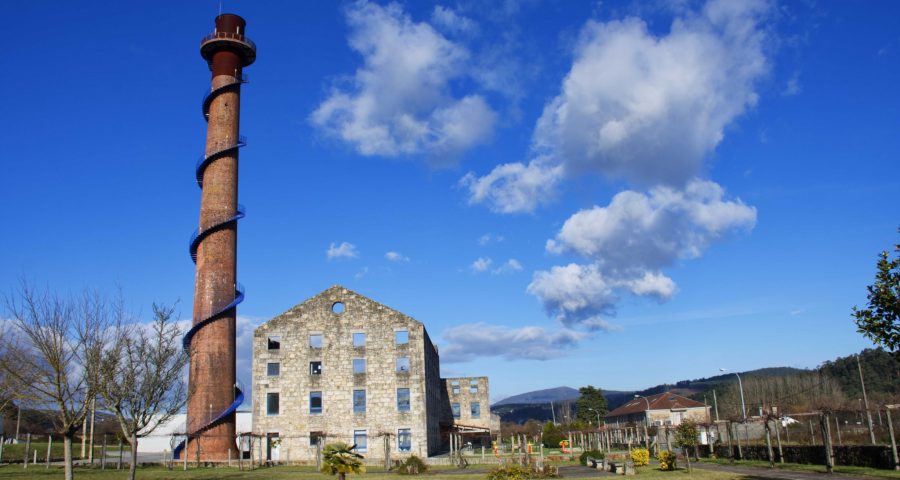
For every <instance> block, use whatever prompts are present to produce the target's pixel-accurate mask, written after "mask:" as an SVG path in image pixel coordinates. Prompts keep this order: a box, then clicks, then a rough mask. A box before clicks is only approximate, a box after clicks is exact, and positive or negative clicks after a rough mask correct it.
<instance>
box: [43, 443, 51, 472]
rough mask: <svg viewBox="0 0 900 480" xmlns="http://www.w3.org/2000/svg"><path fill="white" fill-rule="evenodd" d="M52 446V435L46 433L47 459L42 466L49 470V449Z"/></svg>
mask: <svg viewBox="0 0 900 480" xmlns="http://www.w3.org/2000/svg"><path fill="white" fill-rule="evenodd" d="M51 448H53V435H47V460H46V462H45V463H44V468H45V469H47V470H50V449H51Z"/></svg>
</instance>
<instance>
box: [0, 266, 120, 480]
mask: <svg viewBox="0 0 900 480" xmlns="http://www.w3.org/2000/svg"><path fill="white" fill-rule="evenodd" d="M5 304H6V309H7V311H8V312H9V315H10V316H11V317H12V321H13V322H12V323H13V335H12V337H13V339H9V338H7V339H6V340H5V341H4V348H6V349H9V351H10V354H11V355H12V356H13V358H15V359H16V362H13V363H4V364H2V365H0V368H3V371H4V373H5V374H6V375H9V376H11V377H12V378H13V379H14V380H15V381H16V382H17V384H18V385H19V387H20V388H21V389H23V393H24V394H26V395H28V396H29V397H31V398H32V399H34V400H33V401H34V403H35V406H36V407H38V408H45V409H48V410H52V411H53V421H54V429H55V432H56V433H57V434H59V435H61V436H62V437H63V456H64V458H65V479H66V480H72V475H73V474H72V440H73V438H74V437H75V434H76V433H77V432H78V430H79V429H80V428H81V425H82V423H83V422H84V418H85V415H86V414H87V412H88V408H89V405H90V403H91V399H92V398H94V395H95V393H96V392H95V390H94V386H95V385H96V384H97V382H96V376H97V374H98V372H99V360H100V353H101V351H102V348H103V345H104V343H105V342H106V339H107V332H108V327H109V325H110V318H111V316H110V309H109V306H108V304H107V302H106V301H105V300H104V299H102V298H101V297H100V296H99V295H98V294H96V293H93V292H85V293H84V294H82V295H81V296H80V297H77V298H74V297H61V296H59V295H56V294H51V293H49V292H47V291H44V292H37V291H36V290H35V289H33V288H32V287H30V286H29V285H28V283H27V282H25V281H23V282H22V285H21V287H20V288H19V290H18V291H16V292H14V293H12V294H11V295H8V296H6V298H5Z"/></svg>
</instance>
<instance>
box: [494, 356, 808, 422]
mask: <svg viewBox="0 0 900 480" xmlns="http://www.w3.org/2000/svg"><path fill="white" fill-rule="evenodd" d="M802 371H804V370H800V369H797V368H790V367H774V368H760V369H757V370H751V371H748V372H738V373H740V374H741V377H744V378H746V377H752V376H763V377H765V376H781V375H790V374H792V373H799V372H802ZM732 381H734V374H733V373H726V374H722V375H716V376H714V377H707V378H699V379H694V380H681V381H679V382H676V383H674V384H670V383H664V384H661V385H656V386H654V387H650V388H647V389H644V390H637V391H625V390H603V396H604V397H606V403H607V405H608V406H609V409H610V410H613V409H615V408H617V407H619V406H621V405H623V404H625V402H627V401H629V400H631V399H632V398H634V396H635V395H642V396H647V395H655V394H657V393H662V392H665V391H672V392H675V393H677V394H679V395H684V396H686V397H693V398H695V399H696V400H699V401H703V394H704V393H705V392H708V391H710V390H712V389H713V388H716V387H717V386H718V385H719V384H722V383H727V382H732ZM601 388H602V387H601ZM578 396H579V393H578V389H576V388H572V387H556V388H548V389H545V390H535V391H533V392H526V393H521V394H519V395H513V396H512V397H508V398H504V399H503V400H501V401H499V402H497V403H495V404H493V405H492V406H491V413H496V414H497V415H500V419H501V420H502V421H504V422H513V423H519V424H522V423H525V422H527V421H528V420H537V421H539V422H546V421H548V420H551V419H552V418H553V412H552V411H551V410H550V402H551V401H552V402H554V404H555V405H554V406H555V407H556V409H557V410H556V415H557V417H559V415H560V408H561V407H562V404H563V403H565V402H571V403H573V404H574V402H575V400H577V399H578ZM572 408H574V405H573V407H572ZM557 420H559V418H557Z"/></svg>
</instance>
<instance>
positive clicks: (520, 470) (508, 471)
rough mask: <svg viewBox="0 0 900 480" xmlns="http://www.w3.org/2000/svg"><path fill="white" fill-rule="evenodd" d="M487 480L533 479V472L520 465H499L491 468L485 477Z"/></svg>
mask: <svg viewBox="0 0 900 480" xmlns="http://www.w3.org/2000/svg"><path fill="white" fill-rule="evenodd" d="M487 478H488V480H526V479H530V478H534V472H533V471H532V470H531V469H530V468H528V467H523V466H521V465H500V466H499V467H496V468H492V469H491V471H489V472H488V475H487Z"/></svg>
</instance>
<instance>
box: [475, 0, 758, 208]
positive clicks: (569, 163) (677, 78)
mask: <svg viewBox="0 0 900 480" xmlns="http://www.w3.org/2000/svg"><path fill="white" fill-rule="evenodd" d="M768 12H769V3H768V2H767V1H766V0H748V1H745V2H731V1H727V0H711V1H709V2H707V3H706V5H705V6H704V7H703V8H702V9H701V10H700V11H699V12H691V11H688V10H686V9H685V10H682V14H681V16H679V17H678V18H676V19H675V20H674V21H673V22H672V24H671V27H670V29H669V31H668V32H667V33H665V34H663V35H655V34H653V33H651V32H650V30H649V28H648V27H647V24H646V23H645V22H644V21H642V20H641V19H639V18H634V17H630V18H626V19H624V20H617V21H609V22H596V21H588V22H587V24H586V25H585V26H584V28H583V29H582V32H581V35H580V38H579V40H578V42H577V44H576V48H575V51H574V60H573V63H572V67H571V69H570V70H569V72H568V73H567V74H566V76H565V79H564V80H563V82H562V85H561V88H560V93H559V94H558V95H557V96H556V97H555V98H553V99H552V100H551V101H549V102H548V103H547V104H546V105H545V107H544V111H543V114H542V115H541V117H540V119H539V120H538V121H537V123H536V126H535V130H534V134H533V138H532V142H533V144H532V150H533V153H532V159H531V160H530V161H528V162H527V163H526V162H520V163H506V164H503V165H499V166H497V167H496V168H495V169H494V170H493V171H492V172H490V173H489V174H487V175H484V176H482V177H478V176H476V175H475V174H473V173H469V174H468V175H466V176H465V177H464V178H463V179H462V180H461V184H462V185H464V186H466V187H468V189H469V192H468V193H469V203H472V204H475V203H484V204H486V205H487V206H488V207H489V208H490V209H491V210H493V211H495V212H499V213H518V212H530V211H533V210H534V209H535V208H536V207H537V206H538V205H540V204H542V203H544V202H546V201H547V200H549V199H550V198H552V193H553V192H554V187H555V186H556V185H557V184H559V183H560V181H561V180H562V179H563V177H564V176H568V177H575V176H578V175H582V174H584V173H594V174H598V175H601V176H603V177H606V178H622V179H625V180H627V181H630V182H634V183H636V184H639V185H642V186H650V185H657V184H665V185H672V186H682V185H684V184H685V183H687V182H689V181H690V180H691V179H693V178H695V177H698V176H700V175H702V174H703V163H704V161H705V160H706V159H707V158H708V157H709V156H710V154H711V153H712V152H713V151H714V149H715V147H716V146H717V145H718V144H719V143H720V142H721V140H722V138H723V136H724V132H725V128H726V127H727V126H728V125H729V124H730V123H732V122H733V121H734V120H735V119H736V118H737V117H738V116H740V115H741V114H743V113H744V112H745V111H746V110H747V109H749V108H752V107H753V106H754V105H755V104H756V102H757V98H758V95H757V93H756V84H757V82H758V81H759V80H760V79H761V78H762V77H763V76H764V75H766V74H767V72H768V69H769V65H768V61H767V59H766V55H765V47H766V45H765V43H766V31H765V29H764V28H763V26H762V25H763V23H764V22H763V21H764V19H765V17H766V16H767V15H768Z"/></svg>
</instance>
